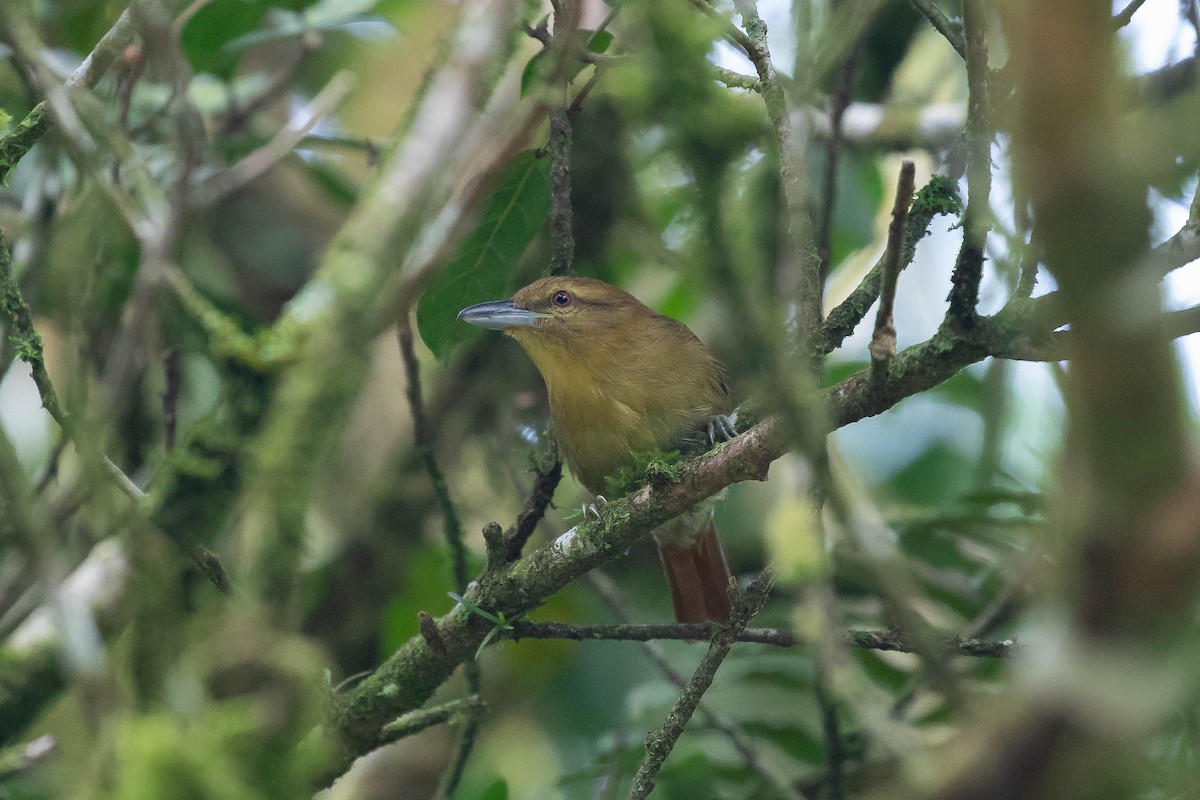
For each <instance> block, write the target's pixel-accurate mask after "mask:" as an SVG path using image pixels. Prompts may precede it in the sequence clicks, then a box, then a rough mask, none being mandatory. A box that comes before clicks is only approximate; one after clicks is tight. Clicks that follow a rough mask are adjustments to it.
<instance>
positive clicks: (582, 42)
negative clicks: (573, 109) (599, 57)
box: [521, 30, 613, 97]
mask: <svg viewBox="0 0 1200 800" xmlns="http://www.w3.org/2000/svg"><path fill="white" fill-rule="evenodd" d="M575 37H576V38H577V39H578V40H579V47H581V48H585V49H587V50H589V51H591V52H593V53H603V52H604V51H605V50H607V49H608V47H609V45H611V44H612V43H613V35H612V34H611V33H609V32H608V31H591V30H578V31H575ZM549 53H550V51H549V50H546V49H544V48H543V49H542V50H539V51H538V52H537V53H534V54H533V57H532V58H530V59H529V60H528V61H527V62H525V68H524V69H522V70H521V97H524V96H525V95H526V94H527V93H528V92H529V90H530V88H532V87H533V85H534V84H535V83H537V82H538V81H539V80H542V79H544V78H546V77H547V75H546V73H547V72H548V71H549V64H550V61H549ZM586 66H587V64H586V63H585V62H583V61H578V60H577V61H576V63H575V64H574V65H573V66H572V67H571V68H570V71H569V73H568V75H567V80H568V82H569V81H572V80H574V79H575V76H576V75H578V74H579V73H580V72H581V71H582V70H583V68H584V67H586Z"/></svg>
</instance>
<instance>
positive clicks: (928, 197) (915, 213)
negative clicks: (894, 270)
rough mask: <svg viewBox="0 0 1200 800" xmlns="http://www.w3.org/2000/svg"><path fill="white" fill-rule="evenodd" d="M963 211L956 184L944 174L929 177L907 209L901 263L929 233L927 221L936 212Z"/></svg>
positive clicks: (951, 212) (952, 212)
mask: <svg viewBox="0 0 1200 800" xmlns="http://www.w3.org/2000/svg"><path fill="white" fill-rule="evenodd" d="M962 212H963V201H962V198H961V197H959V196H958V186H957V185H956V184H955V183H954V181H952V180H950V179H949V178H947V177H945V176H944V175H934V176H933V177H932V178H930V179H929V183H927V184H925V185H924V186H923V187H922V188H921V190H920V191H919V192H917V196H916V197H914V198H913V202H912V207H911V208H910V209H909V212H908V218H909V224H908V225H906V226H905V228H904V246H903V249H902V251H901V255H902V258H903V263H905V264H908V263H909V262H911V261H912V258H913V253H914V252H915V251H916V249H917V242H919V241H921V240H922V239H924V238H925V237H926V236H927V235H928V234H929V222H930V220H932V219H933V218H934V217H936V216H937V215H938V214H953V215H955V216H957V215H959V214H961V213H962Z"/></svg>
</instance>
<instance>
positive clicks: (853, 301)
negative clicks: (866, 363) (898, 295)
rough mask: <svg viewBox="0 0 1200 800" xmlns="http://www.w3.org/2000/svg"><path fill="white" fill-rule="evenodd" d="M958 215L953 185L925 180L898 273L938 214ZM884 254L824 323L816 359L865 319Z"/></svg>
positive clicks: (937, 177) (912, 213)
mask: <svg viewBox="0 0 1200 800" xmlns="http://www.w3.org/2000/svg"><path fill="white" fill-rule="evenodd" d="M961 211H962V202H961V201H960V200H959V198H958V191H957V189H956V188H955V186H954V184H953V183H952V182H951V181H949V180H948V179H946V178H945V177H943V176H941V175H934V176H933V177H931V178H930V179H929V183H927V184H926V185H925V186H924V187H922V189H921V191H919V192H917V197H916V200H915V201H914V202H913V204H912V208H910V209H909V214H908V225H907V226H906V227H905V230H904V247H903V248H902V250H901V259H900V269H901V270H904V269H905V268H906V267H908V265H909V264H911V263H912V260H913V256H914V255H916V248H917V242H919V241H921V239H922V238H924V237H925V235H926V234H927V233H928V232H929V224H930V223H931V222H932V221H933V218H934V217H935V216H937V215H938V214H957V213H959V212H961ZM886 263H887V253H884V255H883V256H881V257H880V259H879V261H877V262H876V263H875V266H873V267H872V268H871V270H870V272H868V273H867V275H866V277H864V278H863V279H862V281H861V282H860V283H859V285H858V286H857V287H855V289H854V291H853V292H851V293H850V296H849V297H847V298H846V299H845V300H843V301H842V302H841V303H839V304H838V305H837V307H836V308H834V309H833V310H832V311H830V312H829V316H828V317H827V318H826V320H825V324H824V326H823V327H822V331H821V333H822V338H821V341H820V342H819V344H818V348H817V352H818V354H819V355H826V354H828V353H831V352H833V351H834V350H836V349H837V348H838V347H839V346H840V345H841V343H842V341H843V340H844V339H845V338H846V337H847V336H849V335H850V334H851V333H853V332H854V329H855V328H856V327H858V323H859V322H861V321H862V319H863V317H864V316H866V314H867V311H869V310H870V308H871V305H872V304H873V303H874V302H875V299H876V298H877V297H879V287H880V285H881V284H882V282H883V272H884V268H885V266H886Z"/></svg>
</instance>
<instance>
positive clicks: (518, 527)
mask: <svg viewBox="0 0 1200 800" xmlns="http://www.w3.org/2000/svg"><path fill="white" fill-rule="evenodd" d="M562 474H563V472H562V460H561V459H559V458H558V457H557V455H556V457H555V459H554V463H553V464H551V465H550V467H549V468H548V469H547V470H545V471H544V472H543V471H542V470H541V469H540V468H539V469H537V478H536V479H534V481H533V486H532V487H530V489H529V495H528V496H527V497H526V498H525V506H524V507H523V508H522V509H521V513H520V514H518V515H517V519H516V521H515V522H513V524H512V526H511V527H509V529H508V530H506V531H505V532H504V550H505V555H506V557H507V559H508V560H509V561H516V560H517V559H518V558H520V557H521V550H523V549H524V548H525V543H526V542H527V541H529V537H530V536H532V535H533V532H534V530H535V529H536V528H537V524H538V523H539V522H540V521H541V520H542V517H544V516H545V515H546V508H547V507H548V506H549V505H550V501H551V500H553V499H554V490H555V489H557V488H558V483H559V481H561V480H562Z"/></svg>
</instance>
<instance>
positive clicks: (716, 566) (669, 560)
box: [658, 515, 732, 622]
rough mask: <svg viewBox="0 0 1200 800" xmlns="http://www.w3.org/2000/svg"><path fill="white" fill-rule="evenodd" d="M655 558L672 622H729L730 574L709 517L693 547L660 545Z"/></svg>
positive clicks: (715, 530) (661, 543)
mask: <svg viewBox="0 0 1200 800" xmlns="http://www.w3.org/2000/svg"><path fill="white" fill-rule="evenodd" d="M658 555H659V558H661V559H662V565H663V571H664V572H666V573H667V586H668V587H669V588H670V590H671V605H673V606H674V607H675V621H676V622H709V621H713V622H728V621H729V579H730V578H731V577H732V574H731V573H730V572H729V566H728V565H727V564H726V563H725V551H724V550H722V549H721V541H720V540H719V539H718V538H717V529H716V527H715V526H714V525H713V521H712V517H711V515H710V516H709V518H708V519H707V520H706V521H705V523H704V529H703V531H702V532H701V533H700V536H699V538H698V539H696V541H695V544H693V545H692V546H691V547H676V546H674V545H672V544H667V543H664V542H662V541H660V542H659V543H658Z"/></svg>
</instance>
